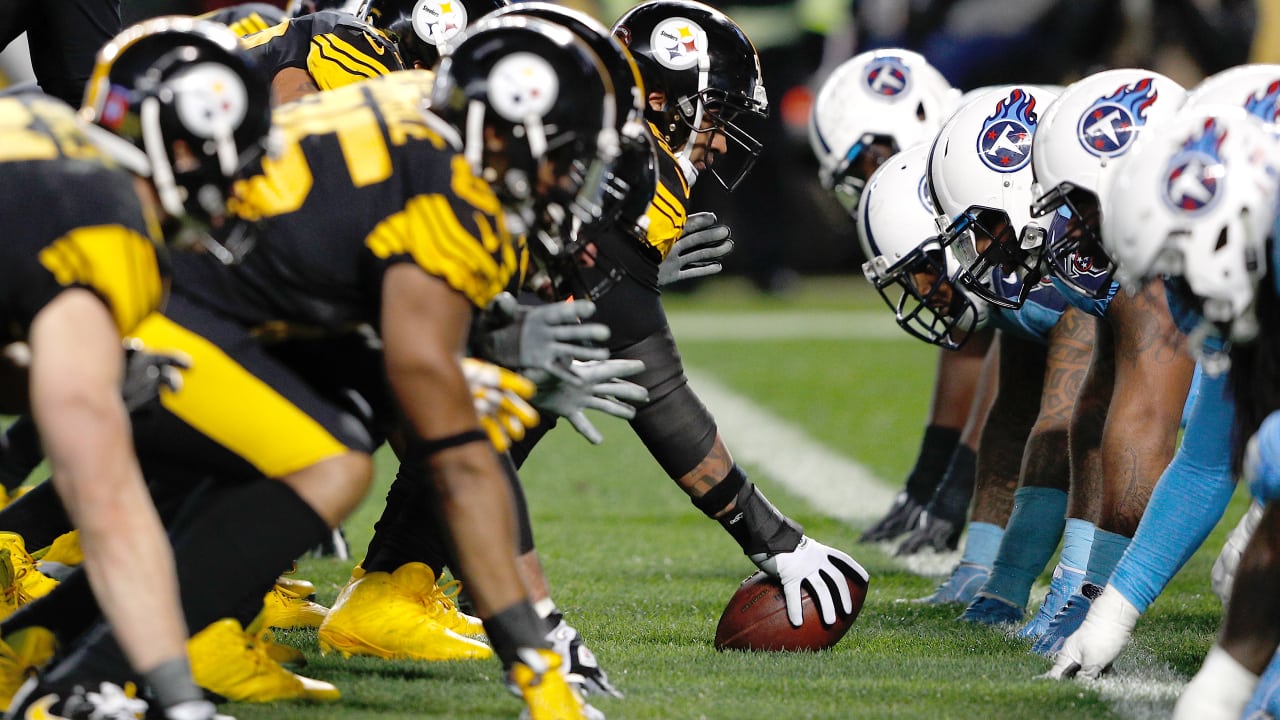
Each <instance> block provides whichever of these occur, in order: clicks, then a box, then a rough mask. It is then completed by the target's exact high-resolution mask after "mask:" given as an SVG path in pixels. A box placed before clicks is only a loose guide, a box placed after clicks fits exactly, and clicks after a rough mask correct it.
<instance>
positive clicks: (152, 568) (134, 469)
mask: <svg viewBox="0 0 1280 720" xmlns="http://www.w3.org/2000/svg"><path fill="white" fill-rule="evenodd" d="M84 415H85V416H86V417H83V418H82V419H80V420H77V419H76V418H75V417H74V416H70V414H67V415H64V416H63V417H62V418H61V419H60V423H59V424H60V425H63V429H64V430H72V429H73V428H79V431H78V433H77V434H78V435H79V439H80V441H81V442H80V443H78V447H77V448H76V451H74V452H61V451H59V450H55V449H54V448H53V447H52V445H51V449H50V458H51V460H52V461H53V465H54V468H53V469H54V478H55V479H54V483H55V487H56V488H57V489H58V490H59V492H60V494H61V495H62V497H63V502H64V503H65V504H66V507H67V511H68V513H69V514H70V516H71V518H72V520H73V522H74V523H75V525H76V527H78V528H79V529H80V533H81V546H82V547H83V548H84V556H85V570H86V571H87V573H88V576H89V582H90V584H91V585H92V586H93V590H94V595H95V596H96V597H97V599H98V603H99V606H100V607H101V608H102V612H103V614H104V615H105V616H106V618H107V620H108V621H109V622H110V623H111V625H112V627H113V628H114V629H115V634H116V638H117V639H118V640H119V642H120V645H121V648H122V649H123V650H124V652H125V655H126V657H128V658H129V661H130V663H131V664H132V665H133V666H134V669H135V670H138V671H139V672H145V671H148V670H151V669H152V668H154V667H156V666H157V665H159V664H160V663H161V662H164V661H166V660H172V659H174V658H176V657H181V656H184V655H185V652H186V647H185V642H186V635H187V631H186V624H185V622H184V621H183V617H182V610H181V605H180V601H179V599H178V583H177V575H176V571H175V569H174V563H173V555H172V551H171V549H170V546H169V540H168V537H167V536H166V535H165V532H164V528H163V526H162V525H161V523H160V518H159V516H158V515H157V513H156V511H155V508H154V506H153V505H152V503H151V498H150V495H149V494H148V493H147V490H146V486H145V484H144V482H143V479H142V474H141V472H140V471H139V469H138V466H137V463H136V460H134V458H133V455H132V443H131V442H130V440H129V431H128V426H127V422H128V420H127V418H126V417H125V416H124V413H123V407H121V408H120V410H119V412H118V413H116V414H115V417H114V418H113V417H111V413H107V414H106V415H107V416H106V417H103V416H102V415H103V414H102V413H93V412H88V413H84ZM55 434H56V433H55Z"/></svg>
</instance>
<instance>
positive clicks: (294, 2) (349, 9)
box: [285, 0, 360, 18]
mask: <svg viewBox="0 0 1280 720" xmlns="http://www.w3.org/2000/svg"><path fill="white" fill-rule="evenodd" d="M358 7H360V0H289V7H288V9H286V11H285V12H287V13H289V17H291V18H296V17H302V16H303V15H310V14H311V13H316V12H320V11H321V10H341V11H342V12H345V13H355V11H356V8H358Z"/></svg>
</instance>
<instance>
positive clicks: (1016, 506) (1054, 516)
mask: <svg viewBox="0 0 1280 720" xmlns="http://www.w3.org/2000/svg"><path fill="white" fill-rule="evenodd" d="M1066 511H1067V493H1066V492H1064V491H1062V490H1057V489H1054V488H1045V487H1024V488H1018V491H1017V492H1015V493H1014V494H1013V514H1012V515H1010V516H1009V526H1008V527H1007V528H1005V533H1004V540H1003V541H1002V542H1001V543H1000V552H999V553H998V554H997V555H996V562H995V565H994V566H993V568H992V570H991V577H989V578H987V583H986V585H984V586H983V587H982V592H983V593H984V594H986V595H995V596H996V597H998V598H1001V599H1002V600H1007V601H1009V602H1010V603H1013V604H1014V605H1016V606H1018V607H1026V606H1027V599H1028V597H1030V595H1031V585H1032V583H1034V582H1035V581H1036V578H1037V577H1039V576H1040V573H1042V572H1044V566H1045V565H1047V564H1048V563H1049V559H1050V558H1052V557H1053V551H1054V550H1057V549H1058V541H1059V540H1061V539H1062V528H1063V526H1064V525H1065V524H1066V519H1065V518H1064V517H1063V516H1064V514H1065V513H1066Z"/></svg>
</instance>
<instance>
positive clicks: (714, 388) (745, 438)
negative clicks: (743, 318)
mask: <svg viewBox="0 0 1280 720" xmlns="http://www.w3.org/2000/svg"><path fill="white" fill-rule="evenodd" d="M770 315H772V313H770ZM683 317H688V316H683ZM672 326H673V328H676V327H677V324H676V323H675V322H673V323H672ZM685 327H688V326H685ZM711 327H713V326H712V325H710V324H709V325H708V326H707V328H708V329H709V328H711ZM730 327H735V328H738V330H739V331H740V332H741V334H740V335H738V336H734V337H733V338H732V339H735V340H736V339H765V337H763V336H753V335H751V334H750V333H752V332H755V331H758V330H760V328H762V327H767V328H775V329H777V328H780V327H781V326H780V325H779V326H775V325H773V324H772V323H757V322H749V323H746V322H744V323H738V324H731V325H727V326H724V327H722V328H721V330H720V331H718V332H721V333H722V336H721V337H720V338H718V339H730V338H729V337H728V336H727V335H728V332H727V330H726V329H725V328H730ZM746 328H751V329H750V330H747V329H746ZM854 329H855V328H854V324H853V323H851V324H850V326H849V327H847V328H845V330H846V331H847V332H853V331H854ZM894 329H895V330H897V328H896V327H895V328H894ZM899 332H900V331H899ZM676 336H677V337H680V330H678V329H677V330H676ZM689 336H690V337H697V338H698V339H700V340H701V339H710V338H708V337H707V335H706V333H704V332H703V331H698V332H697V333H695V334H692V335H689ZM850 336H852V335H850ZM778 337H781V336H773V337H771V338H770V339H777V338H778ZM785 337H788V338H790V337H801V335H799V334H798V333H796V334H789V335H785ZM685 371H686V373H687V374H688V376H689V382H690V383H691V384H692V386H693V389H694V391H695V392H697V394H698V397H700V398H701V399H702V401H703V402H704V403H706V405H707V407H708V408H709V409H710V410H711V413H712V414H713V415H714V416H715V418H716V424H717V425H718V426H719V428H720V432H721V434H722V435H723V436H724V437H725V442H726V444H727V445H728V446H729V448H730V450H731V451H732V452H733V454H734V456H735V457H736V458H737V459H739V460H741V461H743V462H746V463H750V464H751V465H754V466H755V467H758V468H760V470H761V471H762V472H763V473H764V474H765V475H766V476H767V477H768V479H769V480H770V481H772V482H775V483H778V484H779V485H782V486H783V487H785V488H786V489H787V491H788V492H790V493H791V494H793V495H796V496H798V497H800V498H803V499H804V500H806V501H807V502H808V503H809V504H810V505H811V506H812V507H813V508H814V509H816V510H818V511H819V512H822V513H824V514H826V515H828V516H830V517H833V518H836V519H838V520H843V521H846V522H855V523H865V522H867V521H869V520H875V519H877V518H879V517H880V516H881V515H882V514H883V513H884V511H885V509H886V508H888V507H889V505H890V503H891V502H892V501H893V497H894V494H895V492H896V491H895V490H894V489H891V485H890V483H888V482H887V481H885V480H883V479H881V478H878V477H876V476H875V474H874V473H872V472H871V471H870V470H868V469H867V468H866V467H864V466H862V465H860V464H859V463H857V462H855V461H853V460H850V459H848V458H845V457H842V456H840V455H838V454H836V453H834V452H832V451H830V450H828V449H826V448H825V447H823V446H822V445H820V444H819V443H817V442H816V441H814V440H813V439H812V438H811V437H809V435H808V434H806V433H805V432H804V431H803V430H801V429H800V428H798V427H796V426H795V425H793V424H791V423H789V422H787V421H786V420H784V419H783V418H780V417H778V416H776V415H774V414H773V413H771V412H769V411H768V410H766V409H765V408H763V407H760V406H759V405H757V404H756V403H755V402H753V401H752V400H751V399H749V398H747V397H744V396H742V395H739V394H738V393H735V392H734V391H732V390H730V389H729V388H727V387H725V386H724V385H722V384H721V383H719V382H718V381H716V380H715V379H713V378H712V377H710V376H709V375H708V374H706V373H703V372H701V371H699V370H697V369H694V368H689V367H686V368H685ZM882 549H884V550H886V554H887V555H889V556H891V557H892V555H893V546H892V545H889V544H882ZM958 559H959V553H922V554H919V555H915V556H910V557H907V558H895V562H898V563H900V564H901V565H902V566H903V567H905V568H907V569H908V570H910V571H911V572H914V573H917V574H920V575H931V576H941V575H946V574H947V573H948V572H950V570H951V568H952V566H954V564H955V563H956V561H957V560H958ZM1038 589H1039V588H1038ZM1040 590H1042V589H1040ZM1037 594H1039V593H1037ZM1033 607H1036V605H1033ZM1046 682H1050V681H1046ZM1079 682H1083V683H1084V684H1085V686H1086V687H1089V688H1090V689H1092V690H1095V691H1096V692H1097V693H1098V694H1099V695H1100V696H1101V697H1102V699H1103V700H1105V701H1106V702H1107V703H1108V704H1110V706H1111V708H1112V709H1113V710H1114V711H1115V712H1116V714H1118V715H1120V716H1121V717H1123V718H1126V720H1156V719H1157V718H1167V717H1169V715H1170V714H1171V713H1172V710H1173V703H1174V701H1175V700H1176V699H1177V697H1178V694H1179V693H1180V692H1182V687H1183V685H1184V684H1185V683H1186V678H1183V677H1181V676H1180V675H1179V674H1177V673H1174V672H1173V671H1171V670H1170V669H1169V668H1168V666H1166V665H1164V664H1162V663H1158V662H1156V661H1155V660H1154V659H1153V658H1152V657H1151V656H1150V655H1148V654H1147V653H1145V652H1142V651H1141V649H1140V648H1132V647H1131V648H1129V650H1128V651H1127V652H1126V653H1125V654H1124V655H1122V656H1121V657H1120V659H1119V661H1118V662H1117V667H1116V672H1115V673H1113V674H1112V675H1111V676H1110V677H1105V678H1102V679H1100V680H1094V681H1079Z"/></svg>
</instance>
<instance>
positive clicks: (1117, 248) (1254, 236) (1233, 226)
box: [1054, 95, 1280, 718]
mask: <svg viewBox="0 0 1280 720" xmlns="http://www.w3.org/2000/svg"><path fill="white" fill-rule="evenodd" d="M1193 97H1194V95H1193ZM1237 101H1238V100H1237ZM1202 148H1203V151H1202V150H1201V149H1202ZM1188 163H1191V165H1189V164H1188ZM1202 168H1203V169H1202ZM1278 168H1280V150H1278V149H1277V147H1276V146H1275V142H1274V139H1273V137H1271V136H1270V135H1269V134H1268V132H1267V131H1266V130H1265V129H1264V126H1263V125H1262V124H1261V123H1258V122H1257V121H1256V119H1254V118H1251V117H1248V115H1247V114H1246V113H1245V112H1244V111H1243V110H1240V109H1239V108H1237V107H1231V106H1227V105H1212V104H1205V105H1200V104H1196V105H1194V106H1189V107H1187V108H1186V109H1185V110H1184V111H1183V112H1181V113H1179V115H1178V116H1177V117H1175V118H1174V119H1173V120H1172V121H1170V122H1169V123H1168V124H1166V125H1165V126H1164V127H1162V128H1160V129H1157V131H1156V132H1155V134H1153V135H1151V136H1149V137H1144V138H1143V139H1142V141H1141V143H1140V144H1139V146H1138V147H1137V148H1136V149H1135V150H1134V151H1133V156H1132V157H1131V158H1128V159H1126V160H1124V161H1122V162H1121V164H1120V165H1119V166H1117V168H1116V173H1115V176H1114V180H1113V181H1112V183H1111V184H1110V185H1109V187H1104V191H1103V197H1102V213H1103V214H1102V221H1103V224H1102V231H1103V233H1104V237H1105V238H1106V240H1105V247H1106V249H1107V250H1108V251H1113V252H1114V254H1113V255H1112V257H1113V258H1114V260H1115V261H1116V265H1117V268H1116V274H1117V276H1118V277H1119V278H1120V279H1121V281H1122V282H1123V283H1125V284H1126V286H1133V287H1138V286H1141V284H1142V283H1143V282H1147V281H1149V279H1150V278H1153V277H1156V276H1159V275H1164V276H1165V277H1166V278H1167V279H1166V280H1165V282H1164V283H1163V289H1164V291H1165V292H1166V293H1167V294H1168V296H1169V299H1170V303H1171V305H1172V306H1174V307H1176V308H1178V309H1179V310H1180V312H1179V316H1180V320H1182V321H1184V322H1183V326H1184V327H1186V328H1187V329H1188V330H1190V334H1189V339H1190V340H1191V342H1189V343H1188V346H1189V349H1190V350H1191V351H1192V352H1193V353H1195V354H1196V355H1197V356H1198V357H1200V358H1201V360H1202V362H1203V363H1206V364H1205V367H1206V370H1209V369H1214V370H1216V371H1218V372H1220V371H1222V370H1226V369H1229V370H1230V374H1231V376H1232V377H1231V380H1230V381H1229V384H1230V386H1231V388H1232V393H1231V394H1232V395H1233V397H1231V398H1227V399H1222V398H1209V400H1211V401H1212V402H1213V403H1214V405H1216V409H1214V410H1212V411H1211V412H1210V413H1208V414H1206V415H1205V416H1204V417H1203V418H1201V419H1206V418H1207V419H1209V420H1210V421H1211V422H1208V423H1207V426H1208V428H1209V429H1210V430H1211V432H1210V433H1209V437H1208V438H1207V440H1208V442H1210V443H1213V441H1214V440H1215V439H1217V440H1223V439H1226V437H1230V435H1231V431H1230V430H1227V431H1226V432H1225V433H1224V432H1223V430H1222V429H1221V426H1222V425H1224V424H1225V425H1226V426H1227V427H1231V425H1232V424H1233V418H1232V415H1233V414H1234V415H1235V417H1234V423H1235V434H1234V438H1235V439H1234V440H1232V441H1230V442H1229V443H1228V447H1229V448H1230V450H1229V452H1230V453H1231V454H1232V455H1233V456H1234V457H1232V458H1231V459H1230V460H1229V462H1230V463H1234V464H1236V466H1237V467H1243V468H1244V471H1245V476H1246V477H1248V478H1250V479H1251V480H1252V481H1253V482H1251V484H1250V489H1251V490H1252V491H1253V492H1254V494H1255V497H1257V498H1258V499H1259V500H1261V501H1263V502H1269V501H1270V500H1272V499H1273V498H1274V493H1272V492H1269V485H1268V482H1269V481H1270V480H1271V479H1272V475H1273V473H1270V472H1269V471H1268V470H1265V469H1263V468H1268V467H1270V466H1269V465H1268V464H1267V463H1268V462H1274V458H1273V457H1271V453H1265V455H1264V453H1261V452H1258V449H1260V448H1262V447H1264V444H1263V442H1262V441H1260V440H1255V441H1251V443H1252V447H1253V448H1255V450H1253V451H1252V454H1248V456H1247V457H1244V456H1246V453H1245V452H1244V448H1243V446H1244V444H1245V443H1244V439H1246V438H1249V437H1250V436H1252V435H1254V433H1255V431H1258V430H1259V425H1261V431H1260V432H1259V434H1258V436H1257V437H1258V438H1265V437H1266V432H1265V431H1266V429H1267V424H1266V423H1262V422H1261V421H1262V420H1263V418H1266V417H1267V415H1268V414H1269V413H1271V412H1273V411H1274V409H1275V408H1276V407H1277V406H1278V405H1277V404H1276V400H1275V387H1276V381H1275V378H1274V377H1273V376H1272V374H1271V373H1272V372H1273V371H1272V370H1271V369H1270V368H1271V367H1274V366H1269V367H1267V369H1263V367H1264V366H1267V363H1266V361H1265V360H1264V357H1266V356H1273V355H1274V348H1273V347H1269V346H1272V345H1273V344H1274V343H1273V342H1272V341H1271V340H1270V339H1269V338H1271V337H1274V336H1273V335H1271V334H1268V331H1269V330H1270V331H1271V332H1274V326H1271V323H1272V322H1274V313H1275V307H1276V304H1275V299H1276V294H1275V292H1274V288H1273V282H1272V278H1274V268H1275V265H1274V257H1273V255H1272V254H1270V250H1269V248H1268V242H1269V239H1268V235H1269V234H1270V233H1271V231H1272V229H1273V225H1272V223H1273V222H1274V219H1275V218H1274V213H1275V204H1274V203H1275V198H1276V195H1277V191H1278V189H1280V188H1278V187H1277V183H1276V178H1277V176H1280V173H1278V172H1277V169H1278ZM1186 172H1191V173H1195V176H1196V178H1198V181H1202V180H1204V179H1206V178H1208V179H1209V180H1208V182H1203V183H1202V185H1201V187H1203V188H1204V189H1205V190H1207V191H1209V192H1210V194H1211V196H1212V199H1213V202H1212V203H1211V204H1203V205H1195V204H1193V203H1187V202H1178V201H1180V200H1186V198H1187V195H1186V194H1185V193H1184V192H1183V190H1182V189H1180V188H1179V187H1178V186H1176V185H1175V184H1173V183H1170V182H1169V178H1170V177H1171V176H1180V175H1182V174H1184V173H1186ZM1224 180H1230V182H1223V181H1224ZM1200 197H1204V196H1200ZM1223 341H1227V342H1228V343H1230V351H1229V352H1230V360H1231V362H1230V365H1229V368H1228V367H1224V366H1225V365H1226V363H1222V362H1220V360H1221V359H1222V357H1223ZM1214 366H1216V367H1214ZM1212 377H1213V375H1212V374H1210V373H1206V383H1207V381H1208V380H1209V379H1210V378H1212ZM1204 388H1205V389H1207V388H1215V389H1216V390H1218V391H1220V390H1221V389H1222V386H1221V385H1209V384H1206V385H1205V386H1204ZM1204 391H1205V390H1204V389H1202V393H1203V392H1204ZM1233 401H1234V402H1233ZM1233 404H1234V406H1235V409H1234V410H1235V411H1234V413H1233V412H1232V405H1233ZM1197 405H1198V406H1197V410H1199V409H1200V407H1211V406H1207V405H1202V404H1201V403H1200V402H1198V404H1197ZM1224 414H1225V417H1224ZM1195 419H1196V417H1195V415H1193V420H1195ZM1188 432H1190V428H1189V429H1188ZM1224 436H1226V437H1224ZM1200 440H1201V439H1200V438H1191V437H1189V436H1188V438H1187V440H1186V441H1185V442H1187V443H1191V442H1195V443H1199V442H1200ZM1220 453H1221V450H1220V449H1219V448H1213V449H1210V450H1208V451H1207V452H1206V450H1205V449H1203V448H1202V449H1200V450H1198V454H1199V455H1200V456H1201V457H1205V458H1215V457H1216V456H1217V455H1219V454H1220ZM1264 457H1265V458H1266V459H1265V460H1264ZM1260 469H1262V470H1261V472H1259V470H1260ZM1166 479H1167V476H1166ZM1166 479H1162V481H1161V482H1162V484H1163V483H1164V482H1166ZM1227 484H1228V485H1229V483H1227ZM1227 494H1228V495H1229V494H1230V490H1228V491H1227ZM1153 500H1154V498H1153ZM1165 507H1166V508H1168V507H1169V506H1165ZM1152 510H1156V508H1155V507H1154V506H1153V508H1152ZM1178 510H1179V511H1180V514H1185V506H1180V507H1179V508H1178ZM1149 514H1150V513H1149ZM1274 519H1275V516H1274V513H1273V512H1272V508H1268V510H1267V511H1266V512H1264V513H1263V515H1262V518H1261V521H1260V524H1259V528H1258V533H1257V534H1256V535H1255V536H1254V540H1253V541H1252V542H1251V544H1250V545H1249V547H1247V548H1246V550H1245V555H1244V558H1243V559H1242V562H1241V566H1240V569H1239V574H1238V575H1237V583H1236V588H1235V593H1234V594H1233V600H1232V602H1231V603H1230V605H1229V606H1228V608H1227V618H1226V620H1225V622H1224V626H1223V632H1222V634H1221V636H1220V637H1219V639H1218V642H1217V644H1215V646H1214V647H1213V648H1212V649H1211V650H1210V652H1209V655H1208V657H1207V658H1206V659H1205V662H1204V665H1203V667H1202V668H1201V669H1200V672H1199V673H1197V675H1196V677H1195V678H1193V679H1192V681H1191V683H1190V684H1189V685H1188V686H1187V687H1186V689H1185V690H1184V692H1183V695H1182V697H1181V698H1179V701H1178V704H1177V706H1176V708H1175V711H1174V717H1177V718H1191V717H1213V718H1219V717H1221V718H1226V717H1233V718H1234V717H1241V716H1242V715H1244V714H1245V713H1244V710H1245V705H1246V703H1247V702H1248V701H1249V698H1250V695H1251V694H1252V693H1253V690H1254V687H1255V685H1257V683H1258V675H1259V674H1260V673H1261V672H1262V670H1263V668H1265V667H1266V665H1267V662H1268V661H1269V660H1270V659H1271V657H1272V655H1273V654H1274V652H1275V649H1276V644H1277V643H1276V640H1277V637H1278V636H1277V634H1276V626H1275V621H1274V611H1275V600H1274V598H1275V577H1276V575H1275V569H1274V567H1273V565H1274V563H1272V562H1271V561H1270V559H1269V558H1270V557H1274V555H1272V554H1268V553H1269V552H1270V550H1268V548H1274V546H1275V540H1274V538H1275V537H1276V535H1275V531H1274V528H1275V525H1274ZM1143 524H1144V526H1146V525H1148V522H1147V520H1146V519H1145V518H1144V522H1143ZM1139 547H1140V546H1139V545H1138V543H1137V539H1136V538H1135V543H1134V545H1131V546H1130V551H1131V552H1130V553H1127V554H1126V558H1125V560H1126V562H1127V561H1129V559H1130V557H1131V553H1132V551H1134V550H1136V549H1138V548H1139ZM1192 549H1193V548H1192ZM1258 551H1261V552H1259V554H1257V555H1253V554H1252V553H1254V552H1258ZM1186 554H1187V555H1189V554H1190V552H1189V551H1188V552H1187V553H1186ZM1160 562H1168V561H1164V560H1161V561H1160ZM1113 578H1114V580H1113V582H1112V584H1110V585H1109V586H1108V588H1107V590H1106V592H1104V593H1103V595H1102V596H1101V597H1099V598H1098V599H1097V601H1096V602H1095V603H1094V605H1093V607H1092V608H1090V610H1089V614H1088V618H1087V619H1086V620H1085V624H1084V625H1082V626H1081V628H1080V630H1079V631H1077V632H1076V633H1075V634H1074V635H1073V636H1072V638H1071V639H1070V640H1068V643H1067V646H1064V648H1063V651H1062V652H1061V653H1059V663H1058V665H1056V666H1055V669H1054V672H1055V673H1056V674H1059V675H1060V674H1063V673H1064V672H1066V667H1067V666H1068V663H1064V662H1062V660H1063V658H1062V656H1063V655H1066V654H1068V653H1071V652H1073V650H1074V649H1084V650H1088V651H1089V653H1088V654H1083V655H1075V656H1073V657H1071V658H1070V664H1074V665H1076V667H1075V668H1073V669H1075V670H1079V672H1080V673H1082V674H1088V675H1090V676H1096V675H1097V674H1098V673H1100V672H1101V671H1103V670H1104V669H1105V668H1106V667H1107V666H1109V665H1110V662H1111V660H1113V659H1114V658H1115V656H1116V655H1117V654H1118V653H1119V650H1120V648H1121V647H1123V642H1124V640H1127V638H1128V635H1129V633H1130V632H1131V631H1132V629H1133V624H1134V622H1136V620H1137V617H1138V612H1137V610H1136V608H1135V607H1134V606H1133V604H1132V601H1130V600H1129V599H1127V594H1122V593H1121V592H1119V591H1118V585H1119V581H1120V578H1119V577H1118V576H1113ZM1082 635H1089V636H1091V640H1092V641H1091V642H1089V643H1087V644H1085V645H1081V644H1079V643H1078V642H1077V641H1076V638H1077V636H1082ZM1104 635H1109V636H1110V637H1112V638H1120V642H1119V644H1118V645H1116V646H1115V647H1107V645H1106V644H1105V643H1100V642H1098V641H1099V640H1102V639H1103V637H1104ZM1108 655H1109V656H1108ZM1060 667H1061V669H1060ZM1258 709H1262V708H1258Z"/></svg>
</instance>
